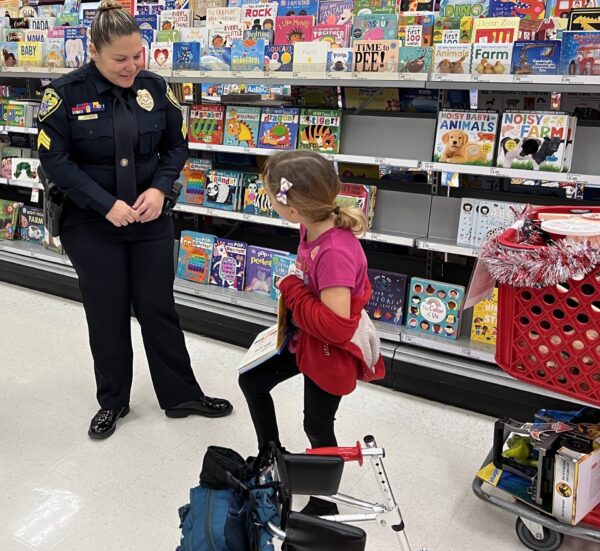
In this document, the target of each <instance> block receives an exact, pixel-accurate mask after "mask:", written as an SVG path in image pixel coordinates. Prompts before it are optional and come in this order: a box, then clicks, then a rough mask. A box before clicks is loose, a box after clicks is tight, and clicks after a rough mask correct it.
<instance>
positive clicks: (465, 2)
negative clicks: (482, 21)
mask: <svg viewBox="0 0 600 551" xmlns="http://www.w3.org/2000/svg"><path fill="white" fill-rule="evenodd" d="M489 11H490V2H489V0H440V17H464V16H472V17H487V16H488V13H489Z"/></svg>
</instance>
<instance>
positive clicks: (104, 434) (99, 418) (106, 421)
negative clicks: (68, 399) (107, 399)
mask: <svg viewBox="0 0 600 551" xmlns="http://www.w3.org/2000/svg"><path fill="white" fill-rule="evenodd" d="M128 413H129V406H124V407H122V408H119V409H101V410H100V411H98V413H96V415H94V417H93V418H92V422H91V423H90V430H89V431H88V434H89V436H90V438H93V439H94V440H104V439H105V438H108V437H109V436H110V435H111V434H112V433H113V432H115V429H116V428H117V421H118V420H119V419H121V418H122V417H125V416H126V415H127V414H128Z"/></svg>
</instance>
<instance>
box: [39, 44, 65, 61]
mask: <svg viewBox="0 0 600 551" xmlns="http://www.w3.org/2000/svg"><path fill="white" fill-rule="evenodd" d="M42 63H43V65H44V67H64V66H65V41H64V39H62V38H47V39H46V40H45V42H44V59H43V62H42Z"/></svg>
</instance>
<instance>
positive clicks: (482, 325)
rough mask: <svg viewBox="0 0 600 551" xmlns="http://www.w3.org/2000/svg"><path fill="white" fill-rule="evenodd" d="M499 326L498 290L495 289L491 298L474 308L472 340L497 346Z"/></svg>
mask: <svg viewBox="0 0 600 551" xmlns="http://www.w3.org/2000/svg"><path fill="white" fill-rule="evenodd" d="M497 325H498V289H494V291H493V293H492V297H491V298H489V299H485V300H482V301H481V302H478V303H477V304H476V305H475V306H474V307H473V322H472V324H471V340H472V341H478V342H486V343H488V344H493V345H495V344H496V332H497Z"/></svg>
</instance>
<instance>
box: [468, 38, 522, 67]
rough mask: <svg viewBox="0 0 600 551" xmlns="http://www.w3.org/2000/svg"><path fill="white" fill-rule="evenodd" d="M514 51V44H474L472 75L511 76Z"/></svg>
mask: <svg viewBox="0 0 600 551" xmlns="http://www.w3.org/2000/svg"><path fill="white" fill-rule="evenodd" d="M512 50H513V45H512V44H493V43H492V44H485V43H479V44H473V49H472V52H471V73H472V74H476V75H507V74H509V73H510V65H511V60H512Z"/></svg>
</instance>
